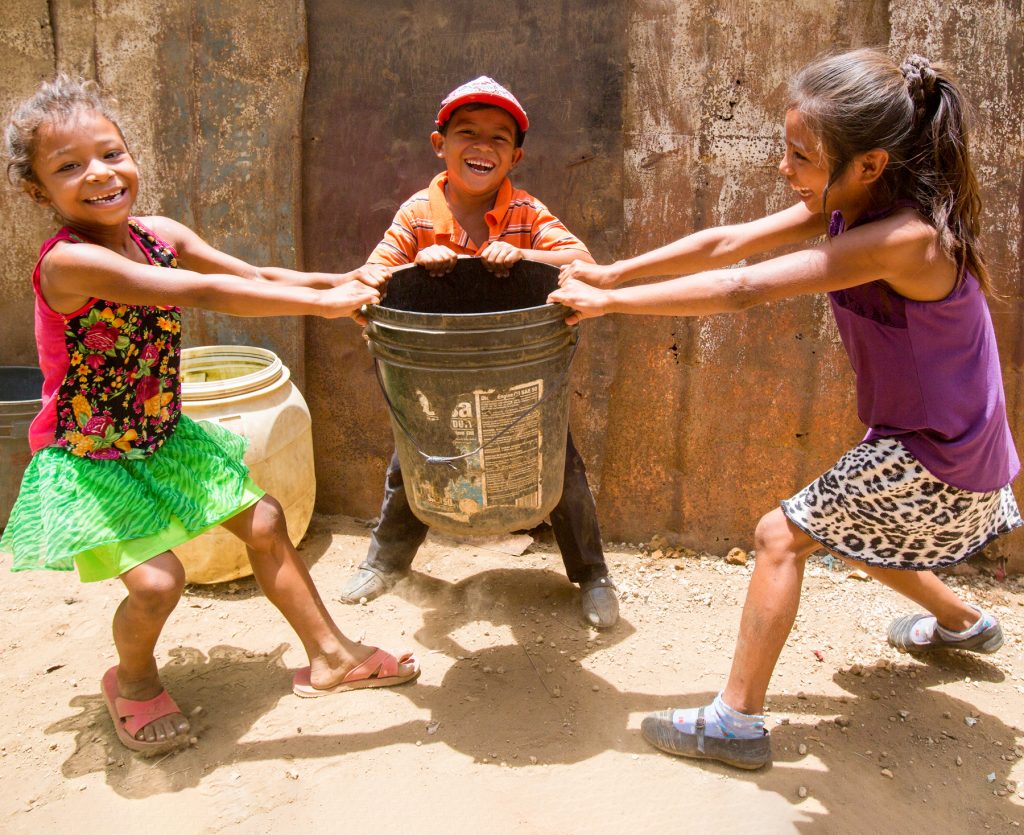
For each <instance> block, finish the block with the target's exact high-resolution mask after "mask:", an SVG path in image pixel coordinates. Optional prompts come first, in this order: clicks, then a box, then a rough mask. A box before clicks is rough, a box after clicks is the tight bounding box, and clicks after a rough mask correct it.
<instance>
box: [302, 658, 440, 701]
mask: <svg viewBox="0 0 1024 835" xmlns="http://www.w3.org/2000/svg"><path fill="white" fill-rule="evenodd" d="M402 664H412V665H413V670H412V672H411V673H406V674H404V675H399V673H398V668H399V667H400V666H401V665H402ZM419 674H420V665H419V664H418V663H417V662H416V657H415V656H414V655H413V654H412V653H411V652H406V653H403V654H402V655H401V656H400V657H398V658H395V656H393V655H392V654H391V653H389V652H385V651H384V650H382V649H378V650H377V651H376V652H374V653H373V655H371V656H370V657H369V658H367V659H366V660H365V661H364V662H363V663H362V664H360V665H359V666H358V667H353V668H352V669H351V670H349V671H348V673H347V674H346V676H345V678H343V679H342V680H341V681H340V682H338V683H337V684H335V685H334V687H330V688H327V689H325V690H318V689H317V688H316V687H314V686H313V685H312V683H311V682H310V680H309V667H303V668H302V669H301V670H298V671H297V672H296V673H295V677H294V678H293V679H292V692H293V693H294V694H295V695H296V696H301V697H302V698H304V699H317V698H319V697H320V696H330V695H332V694H334V693H344V692H346V691H348V690H361V689H363V688H365V687H392V686H393V685H395V684H405V682H407V681H412V680H413V679H414V678H416V677H417V676H418V675H419Z"/></svg>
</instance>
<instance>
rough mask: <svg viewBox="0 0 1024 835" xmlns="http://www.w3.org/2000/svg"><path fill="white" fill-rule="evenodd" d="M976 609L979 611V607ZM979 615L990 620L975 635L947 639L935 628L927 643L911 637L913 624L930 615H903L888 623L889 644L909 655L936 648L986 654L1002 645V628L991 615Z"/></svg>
mask: <svg viewBox="0 0 1024 835" xmlns="http://www.w3.org/2000/svg"><path fill="white" fill-rule="evenodd" d="M978 611H979V612H981V610H980V609H979V610H978ZM981 616H982V617H987V618H990V619H991V621H992V622H991V623H990V624H989V625H988V626H986V627H985V628H984V629H982V630H981V632H979V633H978V634H977V635H972V636H971V637H970V638H964V639H963V640H962V641H949V640H946V639H945V638H943V637H941V636H940V635H939V633H938V630H935V631H934V632H933V633H932V637H931V639H930V640H929V641H928V643H925V644H919V643H917V642H916V641H915V640H914V639H913V637H912V633H913V630H914V624H916V623H917V622H918V621H920V620H924V619H925V618H930V617H932V615H924V614H918V615H903V617H899V618H896V620H894V621H893V622H892V623H891V624H889V646H891V647H894V648H895V649H898V650H899V651H900V652H906V653H910V654H911V655H919V654H921V653H925V652H931V651H932V650H936V649H964V650H969V651H970V652H981V653H985V654H986V655H988V654H989V653H993V652H995V651H996V650H997V649H999V647H1001V646H1002V645H1003V628H1002V627H1001V626H1000V625H999V621H997V620H996V619H995V618H994V617H993V616H992V615H989V614H986V613H984V612H982V613H981Z"/></svg>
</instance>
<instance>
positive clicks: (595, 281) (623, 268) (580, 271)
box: [560, 203, 825, 289]
mask: <svg viewBox="0 0 1024 835" xmlns="http://www.w3.org/2000/svg"><path fill="white" fill-rule="evenodd" d="M824 232H825V225H824V220H823V218H822V216H821V214H819V213H814V212H811V211H810V210H809V209H807V207H806V206H804V205H803V204H802V203H798V204H797V205H795V206H791V207H790V208H788V209H784V210H783V211H781V212H776V213H775V214H772V215H768V216H767V217H763V218H759V219H758V220H753V221H750V222H749V223H737V224H733V225H731V226H716V227H714V228H711V229H702V230H701V231H699V232H694V233H693V234H692V235H687V236H686V237H685V238H680V239H679V240H678V241H673V242H672V243H670V244H666V245H665V246H662V247H659V248H658V249H652V250H651V251H650V252H645V253H644V254H643V255H637V256H636V257H635V258H627V259H625V260H622V261H616V262H615V263H614V264H607V265H592V264H585V263H583V262H575V263H573V264H570V265H569V266H567V267H563V268H562V270H561V276H560V280H561V281H563V282H564V281H568V280H569V279H576V280H578V281H584V282H586V283H587V284H592V285H593V286H595V287H602V288H605V289H609V288H612V287H618V286H619V285H620V284H624V283H626V282H628V281H633V280H634V279H637V278H650V277H652V276H661V275H689V274H691V273H695V272H698V271H700V270H713V269H716V268H718V267H727V266H729V265H730V264H735V263H736V262H737V261H742V260H743V259H744V258H748V257H750V256H751V255H757V254H759V253H762V252H769V251H771V250H773V249H777V248H778V247H780V246H786V245H787V244H794V243H800V242H802V241H806V240H807V239H809V238H814V237H817V236H819V235H822V234H824Z"/></svg>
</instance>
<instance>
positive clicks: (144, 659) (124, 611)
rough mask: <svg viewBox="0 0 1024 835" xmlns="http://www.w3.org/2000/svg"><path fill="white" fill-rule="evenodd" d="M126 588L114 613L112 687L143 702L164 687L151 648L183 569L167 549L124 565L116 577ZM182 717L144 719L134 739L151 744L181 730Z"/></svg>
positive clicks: (180, 584) (179, 587)
mask: <svg viewBox="0 0 1024 835" xmlns="http://www.w3.org/2000/svg"><path fill="white" fill-rule="evenodd" d="M120 579H121V582H122V583H124V585H125V587H126V588H127V589H128V596H127V597H126V598H125V599H124V600H122V601H121V605H120V606H118V607H117V611H116V612H115V613H114V626H113V629H114V645H115V646H116V647H117V655H118V665H117V689H118V693H119V694H120V695H121V697H122V698H125V699H134V700H138V701H146V700H148V699H152V698H155V697H156V696H159V695H160V692H161V691H162V690H163V689H164V687H163V684H161V682H160V674H159V672H158V671H157V666H156V658H154V656H153V650H154V649H155V647H156V642H157V639H158V638H159V637H160V632H161V630H163V628H164V624H165V623H166V622H167V618H168V617H169V616H170V614H171V612H173V611H174V607H175V606H177V605H178V600H179V599H180V598H181V590H182V588H183V587H184V585H185V570H184V569H183V568H182V565H181V563H180V562H179V561H178V558H177V557H176V556H174V554H172V553H171V552H170V551H165V552H164V553H162V554H158V555H157V556H155V557H153V558H152V559H150V560H147V561H146V562H144V563H142V564H141V565H137V566H135V567H134V568H132V569H129V570H128V571H126V572H125V573H124V574H122V575H121V577H120ZM188 731H189V724H188V720H187V719H186V718H185V717H184V716H182V715H181V714H180V713H172V714H170V715H169V716H164V717H161V718H160V719H156V720H154V721H152V722H150V723H149V724H148V725H146V727H144V728H143V729H142V730H141V731H139V733H138V734H136V738H137V739H144V740H146V741H147V742H157V741H162V740H164V739H170V738H171V737H174V736H180V735H184V734H187V733H188Z"/></svg>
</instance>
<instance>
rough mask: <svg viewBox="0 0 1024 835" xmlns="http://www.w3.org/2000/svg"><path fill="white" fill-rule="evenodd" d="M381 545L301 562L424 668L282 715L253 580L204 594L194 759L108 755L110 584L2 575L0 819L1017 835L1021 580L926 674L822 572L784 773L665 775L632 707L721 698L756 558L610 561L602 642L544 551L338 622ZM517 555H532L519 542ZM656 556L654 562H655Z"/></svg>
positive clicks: (184, 669)
mask: <svg viewBox="0 0 1024 835" xmlns="http://www.w3.org/2000/svg"><path fill="white" fill-rule="evenodd" d="M367 533H368V532H367V528H366V525H365V524H363V523H361V522H359V521H357V520H353V519H349V518H346V517H324V516H320V517H316V518H315V519H314V525H313V529H312V530H311V532H310V534H309V535H308V536H307V538H306V540H305V542H304V544H303V546H302V550H301V553H302V554H303V556H304V558H305V559H306V560H307V562H308V563H309V565H310V567H311V571H312V574H313V577H314V579H315V580H316V583H317V585H318V586H319V588H320V591H321V593H322V595H323V597H324V599H325V600H326V601H327V602H328V604H329V606H330V607H331V609H332V611H333V612H334V614H335V616H336V617H337V619H338V621H339V623H340V624H341V626H342V629H343V630H344V631H346V633H348V634H350V635H353V636H355V637H358V638H361V639H364V640H365V641H366V642H368V643H373V644H378V645H382V646H384V647H385V648H388V649H390V650H402V649H412V650H415V652H416V653H417V655H418V657H419V658H420V661H421V664H422V667H423V674H422V676H421V677H420V679H419V680H418V681H417V682H416V683H414V684H410V685H404V686H401V687H397V688H393V689H390V690H361V691H356V692H350V693H344V694H338V695H334V696H330V697H327V698H322V699H317V700H303V699H298V698H296V697H295V696H293V695H292V694H291V689H290V681H291V675H292V673H291V671H292V670H294V668H296V667H299V666H302V665H303V664H304V663H305V658H304V655H303V653H302V649H301V647H300V646H299V645H298V643H297V641H296V639H295V637H294V635H293V634H292V633H291V631H290V630H289V628H288V626H287V625H286V624H285V623H284V621H283V619H282V618H281V617H280V616H279V615H278V614H277V612H276V611H275V610H274V609H273V608H272V607H271V606H270V605H269V604H268V603H267V602H266V600H264V599H263V597H262V595H261V594H260V593H259V591H258V589H257V587H256V585H255V583H254V581H253V580H252V579H251V578H250V579H243V580H239V581H236V582H234V583H229V584H222V585H218V586H189V587H188V588H187V590H186V594H185V596H184V598H183V599H182V601H181V603H180V605H179V607H178V609H177V611H176V612H175V613H174V615H173V616H172V618H171V621H170V623H169V625H168V627H167V629H166V631H165V633H164V636H163V639H162V640H161V643H160V645H159V647H158V661H159V663H160V666H161V671H162V675H163V678H164V681H165V683H166V685H167V686H168V689H169V690H170V692H171V694H172V695H173V696H174V697H175V699H176V700H177V701H178V704H179V705H180V706H181V707H182V710H183V711H184V712H185V713H186V714H187V715H191V717H192V722H193V726H194V731H193V733H194V734H195V735H196V744H195V745H194V746H192V747H190V748H188V749H186V750H184V751H181V752H179V753H175V754H172V755H168V756H165V757H163V758H155V759H149V760H147V759H142V758H140V757H139V756H138V755H135V754H132V753H131V752H129V751H127V750H126V749H124V748H123V747H121V745H120V744H119V743H118V742H117V739H116V736H115V734H114V732H113V729H112V727H111V724H110V719H109V717H108V715H107V712H106V709H105V707H104V705H103V701H102V699H101V697H100V687H99V682H100V677H101V676H102V674H103V672H104V671H105V670H106V669H107V667H108V666H110V665H112V664H113V663H114V661H115V657H114V651H113V646H112V643H111V640H110V619H111V616H112V614H113V611H114V609H115V607H116V606H117V604H118V602H119V600H120V599H121V597H122V594H123V593H122V590H121V586H120V584H119V583H117V582H116V581H114V582H110V583H100V584H89V585H83V584H81V583H79V582H78V580H77V578H76V576H75V575H73V574H54V573H27V574H10V573H9V567H10V563H9V558H4V559H5V560H6V561H5V562H0V571H3V572H4V577H5V582H4V595H3V600H2V602H0V629H2V638H0V642H2V643H0V646H2V653H3V664H2V665H0V682H2V690H0V778H2V779H0V820H3V821H4V824H3V830H4V831H5V832H13V833H27V832H39V831H53V830H55V829H57V828H58V827H60V828H62V829H69V831H75V832H98V831H110V830H111V829H114V828H117V829H119V830H121V831H145V832H147V833H163V832H174V833H187V832H204V833H205V832H275V833H282V832H284V833H288V832H301V831H308V830H310V829H313V828H315V829H316V830H317V831H327V832H348V831H359V830H361V829H366V830H372V831H374V832H383V833H389V832H404V831H408V830H409V829H410V827H414V828H415V830H416V831H417V832H428V833H429V832H458V833H461V832H482V831H487V832H510V833H511V832H515V833H576V832H579V833H632V832H683V831H702V832H718V831H721V832H726V831H728V832H737V831H742V832H826V831H828V832H924V831H943V832H983V831H993V832H1018V831H1020V828H1021V826H1022V824H1024V766H1022V765H1021V757H1022V754H1024V735H1022V731H1021V727H1022V726H1024V657H1022V648H1024V582H1022V581H1021V579H1020V578H1010V579H1008V580H1005V581H1003V582H997V581H995V580H993V579H991V578H988V577H984V576H974V577H953V578H948V581H949V582H951V583H952V584H953V585H955V586H956V587H957V588H958V589H959V591H960V592H961V593H962V594H963V595H965V596H966V597H967V598H968V599H969V600H972V601H976V602H978V603H980V604H982V605H985V606H987V607H990V608H991V609H992V610H993V611H994V612H995V613H996V615H997V616H998V617H999V618H1000V619H1001V621H1002V623H1003V626H1004V630H1005V632H1006V635H1007V641H1006V644H1005V646H1004V647H1003V649H1002V650H1001V651H1000V652H999V653H998V654H996V655H993V656H988V657H978V656H970V655H960V654H956V653H945V654H942V655H941V656H937V657H935V658H933V659H931V660H930V661H929V662H928V663H922V662H920V661H916V660H914V659H911V658H909V657H907V656H901V655H899V654H898V653H896V652H894V651H893V650H891V649H890V648H889V647H888V646H887V645H886V644H885V640H884V634H885V629H886V626H887V625H888V623H889V621H890V620H891V619H892V618H893V617H894V616H896V615H897V614H900V613H902V612H904V611H908V610H909V609H908V605H909V604H908V603H907V602H905V601H903V600H902V599H901V598H899V597H898V596H897V595H895V594H894V593H892V592H889V591H888V590H886V589H884V588H882V587H881V586H879V585H878V584H877V583H875V582H870V581H868V582H865V581H858V580H857V579H853V578H850V577H849V571H848V569H846V568H844V567H840V566H838V565H834V564H832V563H831V562H830V561H828V560H822V559H820V558H818V559H815V560H812V562H811V563H810V565H809V568H808V572H807V579H806V583H805V590H804V597H803V603H802V605H801V609H800V615H799V619H798V622H797V627H796V629H795V631H794V633H793V635H792V637H791V639H790V641H789V643H788V645H787V647H786V649H785V651H784V652H783V655H782V659H781V662H780V664H779V667H778V669H777V671H776V674H775V677H774V679H773V680H772V685H771V688H770V690H769V698H770V702H769V714H768V718H769V721H768V725H769V727H770V728H771V732H772V745H773V752H774V763H773V764H772V765H771V766H770V767H768V768H766V769H764V770H761V771H757V772H741V771H737V770H734V769H730V768H728V767H726V766H720V765H714V764H705V763H695V762H692V761H686V760H677V759H673V758H671V757H668V756H665V755H663V754H661V753H659V752H657V751H655V750H653V749H652V748H650V747H649V746H648V745H647V744H646V743H645V742H644V741H643V739H642V738H641V737H640V734H639V730H638V729H639V724H640V720H641V719H642V718H643V716H644V714H645V713H647V712H649V711H652V710H658V709H661V708H665V707H674V706H675V707H678V706H690V705H697V704H701V703H704V702H707V701H708V700H709V699H710V698H711V697H712V696H713V695H714V694H715V692H717V690H718V688H719V687H720V686H721V685H722V683H723V682H724V679H725V675H726V673H727V671H728V665H729V658H730V655H731V652H732V645H733V641H734V639H735V634H736V627H737V623H738V621H739V615H740V608H741V606H742V602H743V597H744V593H745V590H746V585H747V582H748V579H749V575H750V571H751V569H752V564H751V563H750V562H748V563H747V564H746V565H743V564H730V563H728V562H726V561H725V560H724V559H722V558H721V557H713V556H710V555H699V554H693V553H683V554H680V553H679V552H676V551H671V550H662V549H653V548H652V549H647V550H641V549H640V548H638V547H636V546H635V545H633V546H630V545H620V544H609V545H608V554H609V564H610V566H611V568H612V573H613V576H614V577H615V579H616V581H617V582H618V583H619V586H620V588H621V590H622V621H621V622H620V624H619V625H618V627H616V628H615V629H612V630H610V631H608V632H603V633H598V632H595V631H592V630H590V629H588V628H587V627H585V626H584V625H583V624H582V623H581V622H580V620H579V618H578V616H577V611H576V598H575V596H574V587H572V586H570V585H569V583H568V581H567V580H566V579H565V575H564V573H563V571H562V565H561V560H560V558H559V556H558V553H557V550H556V549H555V547H554V545H553V543H552V542H551V540H550V536H549V535H545V533H544V532H543V531H541V532H535V534H536V539H535V541H534V542H533V544H532V545H530V546H529V548H527V550H526V552H525V553H522V554H516V553H515V551H517V550H521V548H504V547H502V546H501V545H500V544H498V545H495V544H494V543H484V544H479V543H456V542H453V541H450V540H444V539H430V540H428V542H427V544H426V545H425V546H424V548H423V549H422V551H421V553H420V555H419V557H418V559H417V561H416V563H415V565H414V569H415V570H414V572H413V574H412V575H411V576H410V577H409V578H408V579H407V580H405V581H403V582H402V583H401V584H400V585H399V586H398V587H396V589H395V590H394V591H393V592H392V593H391V594H389V595H387V596H385V597H382V598H380V599H379V600H377V601H374V602H372V603H370V604H369V605H365V606H356V607H346V606H343V605H342V604H340V603H338V602H337V595H338V592H339V590H340V588H341V585H342V582H343V580H344V578H345V577H346V576H347V575H348V574H349V572H350V571H351V570H352V569H353V568H354V567H355V566H356V565H357V564H358V563H359V562H360V561H361V560H362V559H363V557H364V555H365V553H366V546H367V541H368V535H367ZM520 543H521V540H520ZM650 551H653V553H650Z"/></svg>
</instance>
